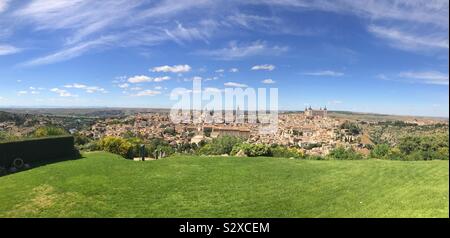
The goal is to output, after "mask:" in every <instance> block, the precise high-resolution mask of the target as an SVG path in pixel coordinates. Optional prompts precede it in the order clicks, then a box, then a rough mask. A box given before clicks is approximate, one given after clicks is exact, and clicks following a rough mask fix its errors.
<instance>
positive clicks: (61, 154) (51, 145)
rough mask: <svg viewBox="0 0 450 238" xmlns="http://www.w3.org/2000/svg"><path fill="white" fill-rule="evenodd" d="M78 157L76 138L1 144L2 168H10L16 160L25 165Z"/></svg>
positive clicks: (0, 164) (68, 137) (42, 139)
mask: <svg viewBox="0 0 450 238" xmlns="http://www.w3.org/2000/svg"><path fill="white" fill-rule="evenodd" d="M75 155H76V149H75V148H74V138H73V137H72V136H58V137H47V138H36V139H29V140H22V141H13V142H5V143H0V167H4V168H9V167H11V166H12V163H13V160H14V159H15V158H21V159H22V160H23V161H24V162H25V163H29V164H34V163H47V162H52V161H56V160H60V159H62V158H68V157H73V156H75Z"/></svg>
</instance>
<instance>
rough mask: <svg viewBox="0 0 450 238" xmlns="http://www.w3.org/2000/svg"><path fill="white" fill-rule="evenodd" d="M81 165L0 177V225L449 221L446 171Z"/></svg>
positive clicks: (406, 166)
mask: <svg viewBox="0 0 450 238" xmlns="http://www.w3.org/2000/svg"><path fill="white" fill-rule="evenodd" d="M84 157H85V158H83V159H80V160H73V161H66V162H61V163H56V164H51V165H46V166H42V167H38V168H34V169H32V170H28V171H25V172H20V173H17V174H11V175H8V176H4V177H0V217H449V197H448V196H449V167H448V161H412V162H405V161H381V160H364V161H306V160H292V159H282V158H232V157H226V158H225V157H217V158H202V157H174V158H167V159H162V160H158V161H147V162H136V161H129V160H124V159H122V158H120V157H118V156H116V155H112V154H108V153H104V152H93V153H86V154H84Z"/></svg>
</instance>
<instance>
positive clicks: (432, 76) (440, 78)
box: [399, 71, 449, 85]
mask: <svg viewBox="0 0 450 238" xmlns="http://www.w3.org/2000/svg"><path fill="white" fill-rule="evenodd" d="M399 76H400V77H401V78H406V79H409V80H410V81H411V82H413V83H424V84H436V85H449V77H448V73H447V74H444V73H441V72H437V71H422V72H416V71H409V72H402V73H400V74H399Z"/></svg>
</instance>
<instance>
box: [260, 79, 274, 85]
mask: <svg viewBox="0 0 450 238" xmlns="http://www.w3.org/2000/svg"><path fill="white" fill-rule="evenodd" d="M261 83H263V84H274V83H275V81H274V80H272V79H264V80H263V81H261Z"/></svg>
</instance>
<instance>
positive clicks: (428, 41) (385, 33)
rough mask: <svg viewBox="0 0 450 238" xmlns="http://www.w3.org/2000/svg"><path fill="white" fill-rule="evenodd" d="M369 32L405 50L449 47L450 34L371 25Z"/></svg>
mask: <svg viewBox="0 0 450 238" xmlns="http://www.w3.org/2000/svg"><path fill="white" fill-rule="evenodd" d="M368 30H369V32H371V33H373V34H375V35H376V36H377V37H379V38H383V39H386V40H387V41H389V43H390V45H391V46H393V47H395V48H399V49H403V50H419V51H420V50H427V49H447V50H448V48H449V43H448V34H445V35H444V34H438V35H436V34H425V35H424V34H423V32H422V33H420V34H419V33H410V32H404V31H401V30H400V29H396V28H387V27H382V26H375V25H371V26H369V28H368Z"/></svg>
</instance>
